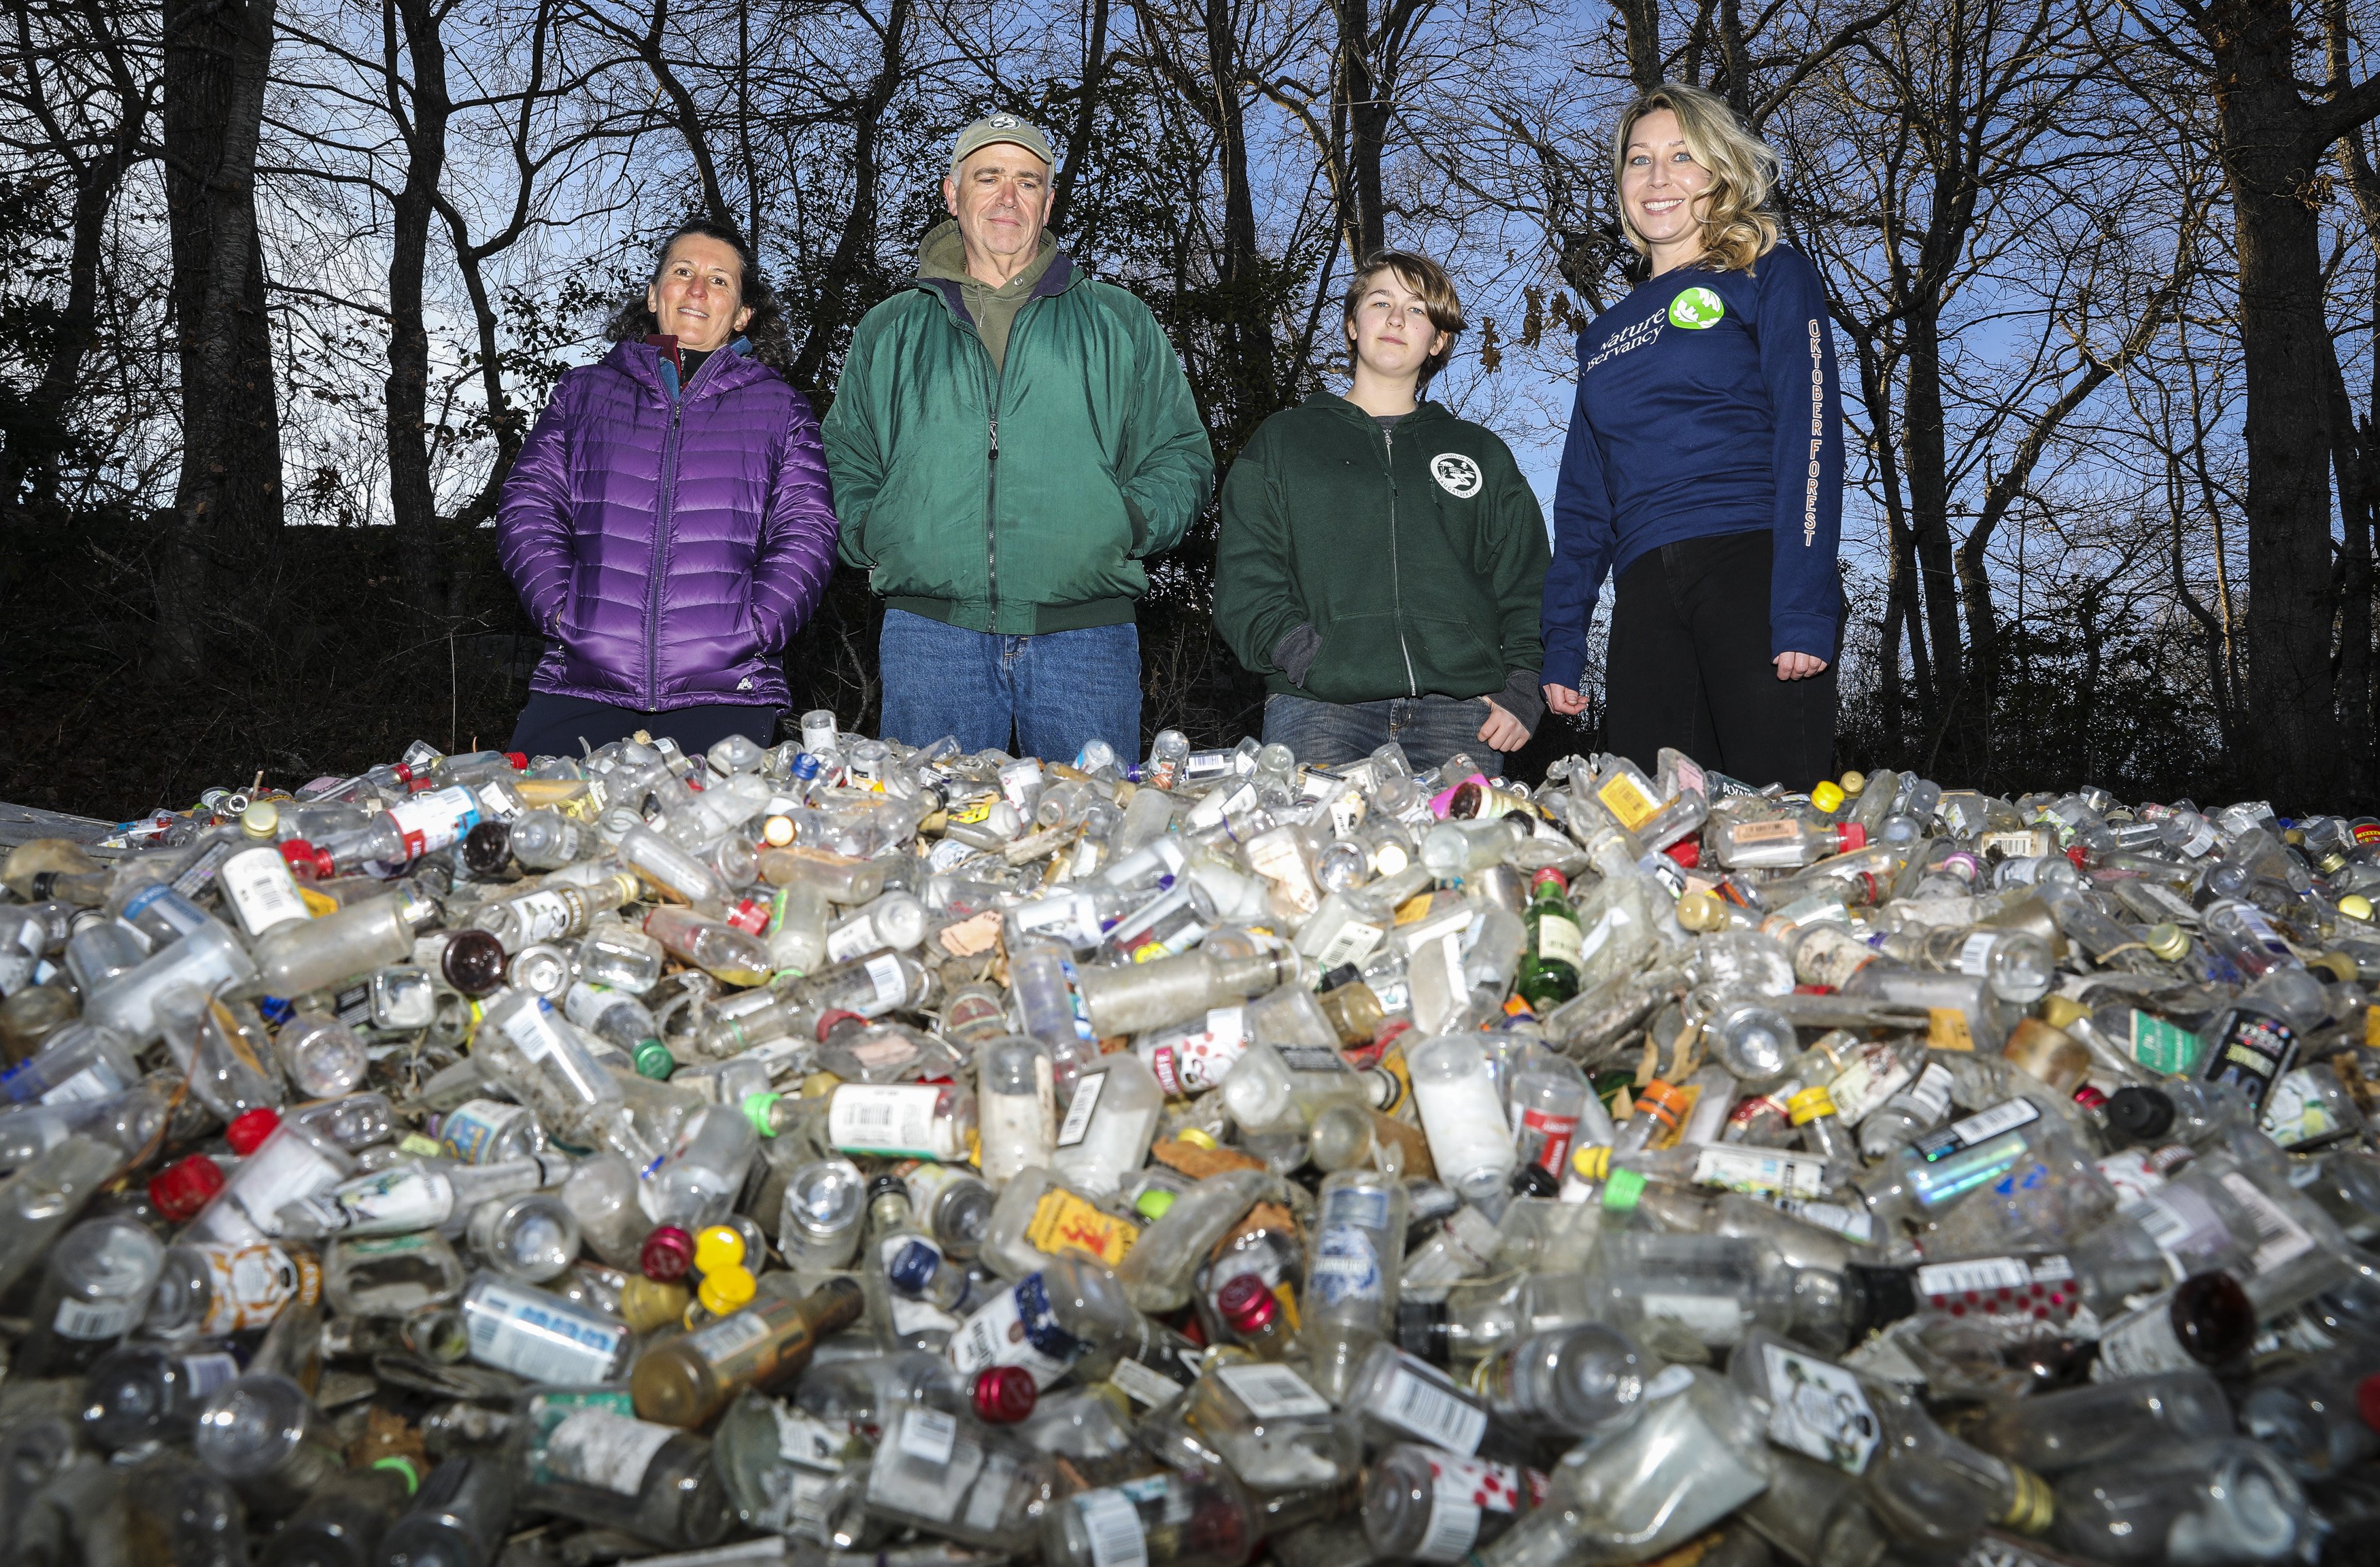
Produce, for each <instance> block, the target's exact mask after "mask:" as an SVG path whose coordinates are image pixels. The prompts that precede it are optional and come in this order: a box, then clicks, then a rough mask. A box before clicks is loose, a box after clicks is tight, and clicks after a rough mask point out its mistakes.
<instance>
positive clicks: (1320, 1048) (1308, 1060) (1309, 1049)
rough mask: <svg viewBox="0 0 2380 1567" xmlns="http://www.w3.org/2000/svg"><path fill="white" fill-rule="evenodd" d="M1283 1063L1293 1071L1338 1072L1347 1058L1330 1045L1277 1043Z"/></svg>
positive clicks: (1275, 1047) (1276, 1048)
mask: <svg viewBox="0 0 2380 1567" xmlns="http://www.w3.org/2000/svg"><path fill="white" fill-rule="evenodd" d="M1273 1048H1274V1049H1275V1050H1277V1051H1280V1052H1281V1064H1282V1065H1284V1066H1286V1067H1288V1068H1289V1069H1290V1070H1291V1071H1292V1072H1337V1071H1339V1070H1340V1069H1341V1068H1342V1067H1344V1066H1345V1065H1346V1064H1347V1063H1346V1058H1345V1057H1343V1056H1342V1055H1341V1054H1340V1053H1339V1052H1338V1051H1334V1050H1332V1049H1331V1048H1330V1046H1328V1045H1276V1046H1274V1047H1273Z"/></svg>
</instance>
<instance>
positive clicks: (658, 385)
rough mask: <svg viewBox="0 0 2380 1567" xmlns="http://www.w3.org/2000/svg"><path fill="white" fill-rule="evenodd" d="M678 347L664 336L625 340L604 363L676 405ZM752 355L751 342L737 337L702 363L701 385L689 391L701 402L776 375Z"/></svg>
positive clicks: (671, 339) (673, 339)
mask: <svg viewBox="0 0 2380 1567" xmlns="http://www.w3.org/2000/svg"><path fill="white" fill-rule="evenodd" d="M664 345H666V347H664ZM676 346H677V340H676V339H675V338H674V337H670V336H667V335H665V334H653V335H651V336H648V337H643V338H623V339H622V340H621V341H619V342H617V343H614V344H613V345H612V351H611V352H610V353H608V354H606V355H604V356H603V364H604V366H605V367H606V368H607V369H610V370H618V371H619V372H620V373H621V374H623V375H625V376H626V377H628V379H630V380H631V381H635V382H638V383H642V384H643V385H646V386H650V387H651V388H652V389H653V391H654V392H656V393H657V394H659V395H660V396H661V398H662V401H663V402H667V403H674V402H676V401H677V397H678V392H679V385H678V378H677V358H676V353H675V349H676ZM751 355H752V343H751V340H750V339H749V338H746V337H738V338H736V339H735V341H734V342H732V343H730V344H728V345H727V346H725V347H724V348H721V349H719V350H718V351H717V352H715V353H713V354H712V355H711V357H710V358H709V359H706V360H705V361H704V362H703V366H702V370H701V371H700V374H701V378H702V379H701V383H700V384H698V385H697V386H694V387H692V388H689V389H688V390H689V392H690V393H691V395H692V396H693V397H694V398H695V399H696V400H702V399H705V398H710V397H715V396H717V395H720V394H721V393H722V392H729V391H733V390H735V388H736V387H739V386H746V385H749V384H750V383H753V382H755V381H759V380H762V379H765V378H766V377H768V376H771V375H773V374H775V373H776V372H775V371H774V370H771V369H770V368H769V367H768V366H766V365H764V364H761V363H760V362H759V360H757V359H755V358H752V357H751Z"/></svg>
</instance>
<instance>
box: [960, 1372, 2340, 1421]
mask: <svg viewBox="0 0 2380 1567" xmlns="http://www.w3.org/2000/svg"><path fill="white" fill-rule="evenodd" d="M2374 1380H2380V1378H2375V1379H2374ZM1040 1397H1041V1390H1040V1389H1039V1388H1038V1387H1035V1386H1034V1385H1033V1373H1032V1372H1030V1371H1027V1370H1026V1369H1025V1367H1022V1366H995V1367H991V1368H990V1370H988V1371H986V1372H984V1373H982V1374H981V1375H980V1376H978V1377H977V1378H976V1379H975V1391H974V1394H973V1401H974V1403H975V1413H976V1417H977V1419H980V1420H983V1421H985V1422H987V1423H988V1424H990V1425H994V1426H1013V1425H1014V1424H1015V1423H1016V1422H1017V1421H1019V1420H1022V1419H1024V1418H1025V1417H1026V1415H1030V1414H1032V1413H1033V1406H1034V1404H1035V1403H1038V1402H1039V1400H1040Z"/></svg>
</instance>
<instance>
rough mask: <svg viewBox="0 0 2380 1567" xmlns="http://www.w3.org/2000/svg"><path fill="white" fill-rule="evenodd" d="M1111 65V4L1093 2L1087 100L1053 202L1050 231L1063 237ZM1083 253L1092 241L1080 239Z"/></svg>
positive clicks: (1079, 107)
mask: <svg viewBox="0 0 2380 1567" xmlns="http://www.w3.org/2000/svg"><path fill="white" fill-rule="evenodd" d="M1107 63H1108V0H1091V34H1090V38H1089V41H1088V42H1087V43H1085V44H1084V46H1083V96H1082V102H1080V103H1076V104H1075V134H1074V135H1072V136H1070V137H1068V138H1067V139H1066V166H1065V167H1064V168H1062V169H1060V170H1059V171H1058V177H1057V183H1056V188H1054V190H1053V191H1052V192H1051V195H1050V232H1051V233H1053V234H1057V233H1062V232H1064V229H1065V225H1066V209H1067V208H1068V207H1071V206H1072V205H1074V201H1075V186H1076V185H1078V184H1080V183H1081V182H1082V177H1083V167H1084V165H1085V164H1087V163H1089V162H1090V151H1091V130H1092V128H1093V127H1094V126H1096V125H1097V124H1098V123H1099V79H1100V78H1101V77H1103V76H1105V75H1106V74H1107ZM1077 243H1078V244H1079V245H1080V246H1081V248H1082V249H1086V250H1087V249H1090V237H1089V236H1088V235H1084V236H1081V237H1078V239H1077Z"/></svg>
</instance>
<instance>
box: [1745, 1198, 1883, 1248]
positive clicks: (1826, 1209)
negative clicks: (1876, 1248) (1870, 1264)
mask: <svg viewBox="0 0 2380 1567" xmlns="http://www.w3.org/2000/svg"><path fill="white" fill-rule="evenodd" d="M1771 1200H1772V1201H1774V1202H1775V1203H1776V1205H1777V1206H1778V1208H1779V1209H1782V1210H1783V1211H1784V1212H1787V1213H1790V1214H1791V1215H1792V1216H1793V1217H1794V1218H1796V1219H1799V1220H1801V1221H1803V1223H1805V1224H1815V1225H1816V1226H1817V1227H1818V1228H1819V1229H1821V1230H1832V1231H1833V1232H1834V1233H1836V1234H1838V1235H1841V1236H1844V1237H1845V1238H1847V1239H1850V1240H1854V1241H1857V1242H1859V1243H1860V1244H1861V1245H1869V1244H1871V1243H1872V1242H1874V1241H1875V1239H1876V1215H1875V1214H1873V1213H1870V1212H1869V1211H1868V1210H1867V1209H1864V1208H1862V1207H1861V1206H1860V1205H1858V1204H1857V1203H1840V1202H1805V1201H1803V1199H1802V1198H1800V1197H1776V1198H1772V1199H1771Z"/></svg>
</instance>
